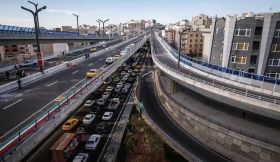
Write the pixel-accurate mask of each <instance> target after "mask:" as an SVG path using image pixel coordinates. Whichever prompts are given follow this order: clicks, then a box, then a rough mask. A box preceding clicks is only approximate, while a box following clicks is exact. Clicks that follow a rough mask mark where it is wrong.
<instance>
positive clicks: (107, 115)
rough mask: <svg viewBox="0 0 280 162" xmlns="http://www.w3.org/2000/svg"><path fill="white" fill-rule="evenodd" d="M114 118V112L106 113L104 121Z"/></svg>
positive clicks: (103, 117)
mask: <svg viewBox="0 0 280 162" xmlns="http://www.w3.org/2000/svg"><path fill="white" fill-rule="evenodd" d="M112 116H113V112H105V113H104V114H103V116H102V120H110V119H111V118H112Z"/></svg>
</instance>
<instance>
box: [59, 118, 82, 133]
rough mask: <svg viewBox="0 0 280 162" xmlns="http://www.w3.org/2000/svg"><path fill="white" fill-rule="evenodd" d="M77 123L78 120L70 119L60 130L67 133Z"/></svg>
mask: <svg viewBox="0 0 280 162" xmlns="http://www.w3.org/2000/svg"><path fill="white" fill-rule="evenodd" d="M78 123H79V119H77V118H70V119H68V120H67V121H66V122H65V123H64V124H63V126H62V130H65V131H68V130H72V129H73V128H75V126H76V125H77V124H78Z"/></svg>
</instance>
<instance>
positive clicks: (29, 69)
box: [0, 41, 120, 85]
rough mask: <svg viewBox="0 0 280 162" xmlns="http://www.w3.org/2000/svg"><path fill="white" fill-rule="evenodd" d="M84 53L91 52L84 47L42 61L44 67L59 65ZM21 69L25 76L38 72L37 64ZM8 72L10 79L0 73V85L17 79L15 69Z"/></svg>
mask: <svg viewBox="0 0 280 162" xmlns="http://www.w3.org/2000/svg"><path fill="white" fill-rule="evenodd" d="M118 43H120V41H117V42H113V43H109V44H106V47H109V46H112V45H115V44H118ZM106 47H103V45H98V46H96V47H95V48H97V50H101V49H104V48H106ZM93 48H94V47H93ZM85 53H91V52H90V51H89V49H85V50H82V51H77V52H73V53H70V54H68V55H65V56H61V57H56V58H53V59H50V60H46V61H44V69H49V68H51V67H54V66H56V65H59V64H60V63H62V62H64V61H71V60H74V59H76V58H79V57H81V56H84V54H85ZM22 70H24V71H25V74H26V76H28V75H31V74H34V73H37V72H39V70H40V68H39V67H38V66H37V65H33V66H28V67H19V71H22ZM9 72H10V73H9V74H10V79H9V80H7V78H6V75H5V73H2V74H0V78H1V79H0V85H3V84H7V83H9V82H12V81H15V80H17V79H18V78H17V77H16V71H15V70H11V71H9Z"/></svg>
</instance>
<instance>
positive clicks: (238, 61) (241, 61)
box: [231, 56, 247, 64]
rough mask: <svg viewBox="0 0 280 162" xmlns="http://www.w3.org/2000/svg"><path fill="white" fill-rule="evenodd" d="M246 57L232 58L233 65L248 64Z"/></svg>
mask: <svg viewBox="0 0 280 162" xmlns="http://www.w3.org/2000/svg"><path fill="white" fill-rule="evenodd" d="M246 60H247V57H246V56H231V63H236V64H246Z"/></svg>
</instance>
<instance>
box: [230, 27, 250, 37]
mask: <svg viewBox="0 0 280 162" xmlns="http://www.w3.org/2000/svg"><path fill="white" fill-rule="evenodd" d="M234 35H235V36H246V37H250V35H251V29H240V28H239V29H235V32H234Z"/></svg>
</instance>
